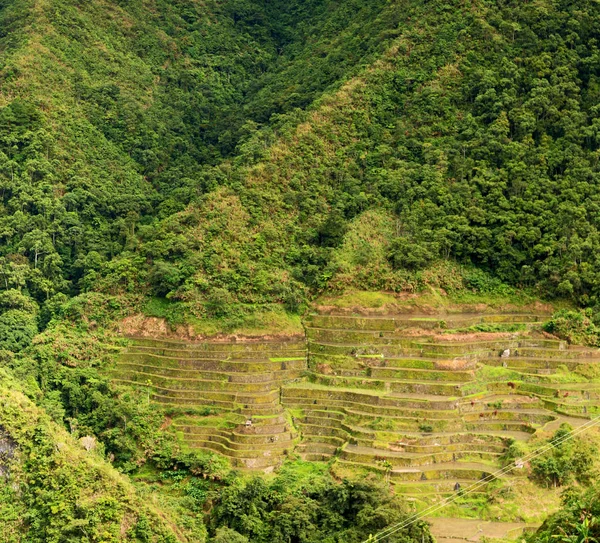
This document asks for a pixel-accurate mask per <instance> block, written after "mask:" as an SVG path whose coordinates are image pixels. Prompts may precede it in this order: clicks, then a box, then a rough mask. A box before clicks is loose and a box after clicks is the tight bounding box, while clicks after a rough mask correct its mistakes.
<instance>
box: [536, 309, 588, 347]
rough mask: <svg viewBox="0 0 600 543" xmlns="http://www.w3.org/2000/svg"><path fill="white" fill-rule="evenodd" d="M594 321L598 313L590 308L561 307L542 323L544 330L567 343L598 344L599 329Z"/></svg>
mask: <svg viewBox="0 0 600 543" xmlns="http://www.w3.org/2000/svg"><path fill="white" fill-rule="evenodd" d="M596 322H598V315H597V314H596V312H594V311H593V310H591V309H586V310H580V311H569V310H567V309H563V310H561V311H558V312H556V313H555V314H554V315H552V318H551V319H550V320H549V321H548V322H546V323H544V330H546V332H550V333H551V334H554V335H556V336H558V337H560V338H562V339H566V340H567V341H568V342H569V343H575V344H580V345H594V346H600V330H599V329H598V327H597V325H596Z"/></svg>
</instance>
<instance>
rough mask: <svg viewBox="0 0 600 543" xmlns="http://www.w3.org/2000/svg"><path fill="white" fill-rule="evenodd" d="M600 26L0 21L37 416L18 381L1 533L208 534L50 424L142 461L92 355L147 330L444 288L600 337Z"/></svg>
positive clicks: (5, 277) (276, 322)
mask: <svg viewBox="0 0 600 543" xmlns="http://www.w3.org/2000/svg"><path fill="white" fill-rule="evenodd" d="M599 29H600V3H599V2H598V1H597V0H578V1H576V2H574V1H572V0H534V1H530V2H523V1H517V0H502V1H497V0H493V1H492V0H475V1H472V2H464V1H462V0H460V1H459V0H427V1H425V0H393V1H389V0H385V1H384V0H373V1H369V2H364V1H360V0H341V1H334V0H309V1H303V0H292V1H289V0H287V1H284V0H275V1H269V0H226V1H219V2H217V1H215V0H206V1H202V2H201V1H199V0H175V1H173V0H98V1H94V2H86V1H82V0H0V363H1V364H2V365H7V366H10V367H11V368H12V369H13V370H14V371H15V373H16V374H18V376H19V377H20V378H22V380H23V381H27V382H28V383H29V384H28V386H27V391H28V394H29V396H30V400H27V399H26V398H25V397H24V396H22V395H21V394H20V393H18V392H14V390H13V389H18V388H19V386H18V385H17V384H15V382H14V381H13V380H12V378H10V377H8V376H7V375H5V374H4V373H2V374H1V375H0V387H3V388H1V391H2V392H1V394H3V395H4V397H5V398H6V400H5V401H4V403H3V405H4V407H2V409H0V417H2V418H0V444H2V443H7V444H9V445H10V447H9V445H5V446H4V447H5V449H6V450H7V451H8V449H10V451H11V452H10V454H11V462H14V466H15V467H12V468H11V469H12V470H13V472H11V473H14V477H21V478H22V479H20V481H25V483H27V484H25V483H23V484H22V485H21V486H20V487H19V488H21V487H22V488H23V489H24V490H23V492H22V493H19V492H20V491H19V492H18V491H17V490H16V489H15V487H14V486H11V484H10V483H7V481H10V479H7V478H6V477H4V475H2V470H0V481H2V484H3V485H4V486H3V487H2V492H3V493H4V496H6V497H8V498H9V499H7V500H4V501H3V502H0V503H6V504H8V505H5V506H4V505H0V507H4V510H2V511H1V512H3V513H5V515H6V516H7V518H10V519H11V520H10V523H9V524H8V528H6V529H5V534H2V535H5V537H6V538H7V539H8V540H9V541H10V540H11V538H12V540H16V539H18V537H19V535H18V534H21V532H23V531H28V533H29V535H28V536H27V537H29V539H31V540H36V538H37V540H43V539H44V538H47V539H48V538H49V539H48V540H52V538H54V540H56V541H62V540H69V538H71V540H77V538H79V539H81V538H82V537H86V538H88V539H89V540H98V541H101V540H103V538H104V536H103V534H102V532H101V528H100V526H106V527H107V530H108V533H109V534H110V537H112V538H113V539H118V538H120V537H121V538H128V537H129V538H130V539H133V538H138V539H140V540H144V538H146V540H153V539H152V538H154V539H155V540H157V541H159V540H160V538H163V540H165V541H169V540H172V537H175V538H179V539H182V538H186V537H188V536H187V535H185V534H183V535H182V533H175V534H174V535H173V536H171V535H169V529H168V526H167V525H168V524H169V523H170V522H169V521H168V520H165V519H163V520H162V521H159V520H157V519H158V517H159V516H160V515H161V514H162V513H161V514H159V513H156V512H153V509H152V507H151V505H148V510H147V511H146V512H145V513H143V515H145V517H146V518H147V520H148V522H153V521H154V520H156V522H157V526H159V528H158V531H157V532H156V533H154V534H151V535H147V534H146V535H144V533H143V532H144V529H145V528H144V526H145V522H146V521H145V520H143V518H142V515H141V514H140V515H138V514H131V513H130V510H129V509H127V507H129V506H128V505H127V506H126V504H128V503H130V504H131V503H134V504H136V505H135V507H138V504H140V503H141V502H139V501H137V500H138V498H136V497H135V492H134V491H133V489H132V487H131V486H130V485H129V483H128V482H127V480H126V479H123V478H121V477H120V476H119V475H118V474H116V473H115V472H113V471H112V470H111V468H110V467H109V466H108V464H106V463H105V462H104V461H103V460H102V459H101V455H98V456H95V455H94V454H88V453H85V452H83V450H80V448H78V447H79V446H78V445H77V444H76V443H75V442H74V441H72V439H71V438H70V437H69V436H68V435H67V434H65V433H64V432H62V431H61V430H59V429H58V427H57V426H54V424H53V423H50V422H48V421H47V420H46V419H44V416H43V414H42V412H41V411H39V408H37V407H34V406H33V403H32V402H33V401H37V402H38V403H40V405H43V406H45V407H46V408H47V409H48V412H49V413H51V414H52V416H53V417H54V418H55V419H56V421H57V422H59V423H65V422H67V423H68V420H67V418H71V419H72V420H75V421H77V422H78V423H81V424H82V425H84V426H85V428H86V430H87V429H88V428H89V429H90V430H92V431H90V433H94V434H95V436H96V437H97V438H99V439H100V440H101V441H102V446H104V447H107V449H106V452H107V456H109V455H110V454H113V458H115V456H114V455H116V460H115V465H118V466H119V467H120V468H121V469H123V470H130V471H132V470H135V469H138V468H139V466H140V465H142V464H144V462H146V461H147V460H148V459H149V458H150V457H151V456H152V455H153V454H154V451H149V450H143V449H144V446H143V445H144V443H142V441H143V439H142V438H140V436H139V435H136V434H135V429H133V430H132V429H131V428H130V429H129V432H127V431H126V430H125V428H123V431H122V433H121V426H120V424H121V421H120V420H119V419H118V417H117V416H116V414H115V413H117V412H118V408H120V407H123V406H122V405H121V404H120V403H119V402H121V398H120V396H119V394H118V393H117V392H115V391H114V390H112V389H111V388H110V387H111V385H110V384H109V383H108V381H107V380H106V379H104V380H102V379H100V378H99V374H98V372H97V367H99V366H101V365H102V364H103V363H104V359H102V360H101V356H100V355H97V353H96V351H95V349H96V348H97V347H98V345H97V343H98V341H101V340H102V337H103V336H102V333H103V330H102V329H103V328H111V330H112V331H113V332H114V329H115V328H116V326H115V321H117V320H118V321H122V320H123V319H124V318H126V317H128V316H131V315H132V314H134V313H145V314H146V315H149V316H157V317H165V318H166V319H167V321H168V322H169V324H171V325H173V326H175V325H190V326H191V328H192V332H190V334H189V335H191V336H193V335H194V334H198V333H207V334H215V333H219V332H230V331H232V330H238V331H239V329H241V328H242V329H243V328H244V326H245V329H246V330H247V329H252V330H254V331H256V330H262V329H264V328H266V329H268V332H269V333H273V332H275V333H276V332H281V333H283V334H287V333H290V332H298V331H299V330H300V329H301V323H300V318H299V316H298V315H299V314H301V313H302V312H303V310H304V309H305V308H306V304H307V302H308V301H310V300H312V299H314V298H315V297H316V296H318V295H325V298H324V299H327V296H328V295H335V294H339V293H343V292H344V291H348V290H350V291H352V290H371V291H377V290H387V291H395V292H411V293H412V292H415V291H419V290H422V289H424V288H426V287H429V286H434V287H439V288H440V289H444V290H445V291H447V292H452V291H464V290H465V289H466V290H468V291H476V292H478V293H479V294H484V295H489V296H491V297H493V296H500V295H502V296H506V297H507V299H510V298H511V296H513V295H515V293H516V292H517V290H518V291H519V293H518V294H517V295H516V296H515V297H518V296H520V292H521V290H525V291H527V293H528V295H529V296H534V297H536V296H537V297H543V298H546V299H549V298H553V299H557V298H558V299H563V300H566V301H567V303H568V304H571V305H573V304H576V305H580V306H586V307H589V308H591V309H590V310H589V311H588V312H587V313H586V319H587V318H588V317H589V318H590V319H591V320H595V321H598V317H597V313H598V312H597V310H596V309H595V308H596V307H597V306H598V302H599V300H598V296H599V295H600V277H599V275H598V274H599V272H598V269H599V266H598V256H597V255H598V254H600V251H599V249H600V235H599V233H598V226H599V219H600V217H599V215H598V212H599V209H600V207H599V206H600V196H599V193H598V190H597V187H598V185H599V182H600V178H599V162H598V159H599V156H600V155H599V148H600V147H599V144H600V141H599V137H600V136H599V127H600V110H599V106H598V102H599V99H600V52H599V49H598V43H599V40H600V30H599ZM438 292H440V291H438V290H436V291H435V293H436V294H435V295H437V293H438ZM528 299H529V298H528ZM349 303H350V306H351V305H352V303H351V302H349ZM492 305H494V304H492ZM498 305H500V304H498ZM257 314H258V316H256V315H257ZM265 315H267V316H265ZM140 318H143V317H140ZM582 318H583V317H582ZM253 319H254V320H253ZM590 322H591V321H590ZM242 325H244V326H242ZM194 327H195V328H194ZM99 329H101V330H100V331H98V330H99ZM44 331H46V335H45V336H39V335H38V334H39V333H40V332H44ZM36 336H37V337H36ZM82 338H83V339H82ZM80 340H81V345H80V344H79V341H80ZM86 341H88V342H89V344H88V343H86ZM88 347H89V352H88V351H86V349H88ZM78 349H79V350H78ZM82 361H83V362H82ZM82 391H83V392H82ZM71 393H72V394H71ZM96 399H97V400H98V401H96ZM129 401H130V405H128V406H127V409H130V408H131V409H133V407H132V405H131V404H132V403H134V402H133V400H131V399H130V400H129ZM148 403H149V402H148ZM13 405H20V406H21V408H22V411H23V413H25V415H23V416H22V417H21V418H19V416H18V412H15V411H14V409H13V407H11V406H13ZM125 411H126V410H125ZM133 411H135V410H133ZM127 412H129V411H127ZM32 413H33V414H32ZM27 414H29V415H31V418H28V417H29V415H27ZM142 418H143V417H142ZM38 419H39V420H38ZM41 419H44V420H43V421H42V422H39V421H40V420H41ZM158 419H159V417H158V416H157V417H156V420H152V421H150V422H149V421H148V420H146V421H145V422H146V425H147V426H148V427H150V426H151V427H152V431H157V432H158V431H159V430H158V427H159V426H160V424H161V422H160V421H159V420H158ZM124 426H126V425H124ZM141 426H144V425H143V424H142V425H141ZM144 428H145V427H144ZM36 432H38V433H39V435H40V436H41V437H39V439H38V437H36V436H38V434H36ZM36 440H37V441H36ZM63 442H64V443H66V444H67V445H65V448H64V449H63V448H61V447H62V445H56V444H57V443H63ZM14 444H16V445H14ZM14 446H16V449H15V450H17V451H20V452H19V453H18V454H17V456H15V457H14V458H13V456H12V455H13V452H12V451H13V448H14ZM36 447H37V448H39V451H38V449H36ZM65 451H66V452H65ZM5 452H6V451H5ZM19 455H21V456H20V457H19ZM61 455H62V456H61ZM119 455H122V457H119ZM40 458H46V459H50V460H49V461H51V463H53V464H52V465H51V466H49V467H48V466H46V465H45V464H44V465H43V462H42V463H40V462H41V460H40ZM65 458H67V459H68V461H69V462H71V460H72V462H71V464H67V460H65ZM138 460H139V462H138ZM180 460H181V459H180V458H179V457H178V456H177V454H173V455H171V456H169V455H168V454H166V456H165V458H162V461H164V462H165V463H166V464H169V462H170V464H169V469H171V468H173V469H172V471H176V470H175V469H174V467H173V466H175V467H178V465H179V464H178V462H180ZM159 461H160V460H159ZM73 466H74V467H73ZM68 468H69V469H68ZM154 468H156V466H155V465H153V466H151V467H150V468H148V469H149V470H151V469H154ZM160 469H162V468H160ZM165 469H166V468H165ZM186 469H187V468H186ZM154 475H156V474H154ZM11 476H12V475H11ZM2 477H4V479H2ZM28 478H31V479H28ZM53 478H54V479H56V480H57V481H62V482H60V485H59V486H57V487H56V488H59V487H60V488H62V487H63V486H64V487H65V488H69V489H70V490H69V492H67V493H65V494H64V496H62V497H61V499H59V500H58V501H57V502H56V503H54V502H53V501H52V500H53V499H54V495H52V496H50V495H49V494H48V495H45V496H42V494H36V492H38V490H39V491H40V492H41V490H40V489H42V490H44V488H45V487H48V488H49V489H50V490H52V489H53V487H52V486H51V483H50V482H49V481H51V480H53ZM61 478H62V479H61ZM29 480H31V483H29V482H27V481H29ZM154 482H155V483H156V484H157V485H158V486H160V485H161V484H162V483H163V482H164V481H162V480H160V481H158V482H156V481H154ZM19 484H21V483H19ZM57 484H58V483H57ZM174 484H175V485H176V484H178V482H176V483H174ZM232 484H233V483H232ZM236 484H237V483H236ZM240 484H241V483H240ZM244 484H245V483H244ZM27 485H30V486H27ZM36 485H37V486H36ZM167 486H168V485H167ZM50 490H48V492H50ZM54 490H55V489H54ZM54 490H52V491H53V492H54ZM188 490H189V489H188ZM205 490H206V489H204V488H202V489H200V490H198V489H197V488H192V489H191V490H189V491H190V492H192V493H194V492H196V491H198V492H197V493H198V494H202V493H203V492H204V491H205ZM250 490H251V488H250ZM263 490H264V493H265V494H269V492H270V491H269V490H265V489H263ZM178 491H181V488H179V489H178ZM261 492H262V491H261ZM328 492H329V490H327V492H325V494H324V496H326V495H327V493H328ZM88 493H89V495H88ZM108 494H110V495H112V496H116V500H115V501H111V500H109V499H108V498H107V503H108V502H110V503H109V504H108V505H106V507H105V505H98V503H97V502H96V499H98V500H100V501H101V502H102V503H103V504H104V502H103V501H102V500H103V499H104V498H102V497H103V496H105V495H108ZM202 495H203V496H204V494H202ZM36 496H37V497H36ZM81 496H83V497H84V498H85V499H84V500H83V502H81V500H80V497H81ZM261 496H262V494H261ZM188 497H189V496H187V495H186V496H185V499H187V498H188ZM205 497H206V496H204V498H205ZM63 498H64V499H63ZM204 498H203V499H202V500H199V503H200V502H201V503H204V501H203V500H204ZM57 499H58V498H57ZM260 499H261V500H262V499H263V498H262V497H261V498H260ZM311 499H312V498H311ZM319 499H320V498H319ZM36 500H37V501H36ZM86 500H87V501H86ZM88 503H89V504H90V505H89V507H88V506H87V505H86V504H88ZM194 503H195V504H196V505H194V507H197V508H199V507H200V506H198V504H197V503H196V502H194ZM307 503H308V502H307ZM82 504H83V505H82ZM48 507H50V509H49V510H48V509H47V508H48ZM80 507H83V509H81V510H80ZM139 507H141V508H142V509H144V507H145V506H142V505H139ZM44 508H46V509H44ZM53 508H54V509H53ZM140 510H141V509H140ZM273 510H274V511H278V512H280V510H278V509H277V507H274V509H273ZM26 511H27V515H29V516H27V517H26V522H25V524H23V523H22V518H25V517H23V515H25V512H26ZM194 511H195V513H199V511H198V510H194ZM245 514H246V513H244V515H245ZM36 515H37V516H36ZM52 515H55V516H56V519H57V520H56V523H57V524H52V522H54V520H52V518H53V517H52ZM61 515H62V516H61ZM157 515H158V516H157ZM225 516H226V515H224V517H225ZM167 517H168V518H170V516H169V515H167ZM386 518H387V517H386ZM151 519H154V520H151ZM244 519H245V517H244ZM284 520H285V519H284ZM285 521H286V522H287V520H285ZM174 522H176V521H174ZM236 522H237V521H236ZM240 522H241V521H240ZM265 522H266V523H268V522H269V521H268V519H267V520H266V521H265ZM282 522H283V521H282ZM344 522H345V521H344ZM44 523H46V524H44ZM48 523H50V524H48ZM136 523H137V524H136ZM379 524H381V522H379ZM137 525H140V526H141V527H140V528H139V530H140V533H137V532H135V530H137V528H135V526H137ZM163 525H164V526H163ZM373 525H378V524H377V523H374V524H373ZM161 526H162V527H161ZM369 526H371V524H370V521H369V522H366V523H365V525H364V526H363V528H364V530H367V529H370V528H368V527H369ZM212 528H214V530H213V531H214V532H215V534H216V532H217V530H218V528H219V526H216V525H215V526H213V527H212ZM212 528H211V529H212ZM245 528H247V526H246V527H245ZM2 529H4V528H2ZM240 529H241V528H240ZM36 530H37V531H36ZM60 530H63V532H64V530H67V531H66V532H64V533H61V532H60ZM131 530H134V532H135V533H134V532H131ZM364 530H363V531H364ZM83 531H86V532H89V534H91V533H92V532H93V533H94V535H93V536H92V535H89V534H88V535H85V536H80V535H73V534H80V532H81V533H83ZM242 532H243V533H251V532H252V530H249V529H248V530H242V531H241V532H240V533H242ZM265 533H266V532H265ZM130 534H133V535H130ZM215 534H212V535H215ZM237 535H239V534H237ZM229 536H231V537H234V535H231V534H229ZM194 537H196V536H194ZM198 537H199V538H200V539H202V538H203V537H204V533H202V534H201V536H197V538H198ZM224 537H228V535H227V534H225V535H224ZM263 537H267V536H264V535H263ZM282 537H283V536H282ZM332 537H333V536H332ZM353 537H355V538H359V537H362V536H360V535H356V534H355V535H354V536H353ZM61 538H62V539H61ZM147 538H150V539H147ZM169 538H171V539H169ZM104 539H110V538H109V537H108V536H107V537H106V538H104ZM190 539H191V540H193V537H192V536H190Z"/></svg>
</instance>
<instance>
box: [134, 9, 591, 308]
mask: <svg viewBox="0 0 600 543" xmlns="http://www.w3.org/2000/svg"><path fill="white" fill-rule="evenodd" d="M393 9H394V10H402V14H401V21H400V23H399V29H400V30H401V36H400V37H399V38H397V40H395V41H394V43H393V45H392V46H390V47H389V48H388V51H387V53H386V54H384V55H382V56H381V58H380V59H379V60H378V61H376V62H374V63H372V64H371V65H370V66H369V67H367V68H366V69H364V70H363V71H362V72H361V73H360V74H359V75H356V76H355V77H353V78H352V79H350V80H349V81H347V82H346V83H345V84H344V85H343V86H342V88H341V89H340V90H338V91H337V92H334V93H329V94H327V95H325V96H324V97H322V98H321V99H320V100H318V101H317V102H316V103H315V104H314V105H313V106H312V107H311V108H310V110H309V111H308V112H305V113H300V112H296V113H294V114H290V115H289V116H287V117H284V118H282V119H280V120H277V123H276V124H274V125H273V127H270V128H265V129H264V130H262V131H260V132H259V133H258V134H257V136H256V137H254V138H252V139H251V140H249V141H248V142H246V143H245V144H244V145H243V146H242V147H240V152H241V153H240V156H238V157H237V158H236V161H235V162H234V165H233V167H232V168H230V167H229V166H227V165H224V166H223V167H221V168H219V169H217V170H216V173H217V174H219V175H221V176H222V179H223V183H224V184H225V185H227V186H228V187H229V189H219V191H217V192H214V193H212V194H211V195H210V196H209V197H207V200H206V203H205V204H203V205H201V206H200V207H199V208H196V207H195V206H194V207H192V208H190V209H189V210H188V211H186V212H184V213H183V214H182V215H180V216H174V217H172V218H170V219H169V222H168V223H165V224H164V227H165V228H166V230H167V232H168V233H167V234H163V233H161V232H160V230H154V231H153V232H152V233H150V237H151V240H152V241H151V243H149V244H146V245H145V246H146V247H151V248H154V247H155V246H156V244H157V241H155V239H156V237H157V236H158V238H159V239H163V240H166V239H174V233H179V232H182V233H183V236H184V238H185V230H186V229H187V230H188V232H194V234H193V239H189V238H188V243H189V245H187V246H186V245H180V246H179V247H178V249H179V251H185V250H189V251H190V252H191V253H192V254H194V253H195V252H196V251H199V253H202V254H203V255H204V258H203V259H196V260H190V262H194V265H193V266H188V267H187V269H190V270H191V269H195V270H196V271H195V272H192V273H191V274H189V275H188V273H186V272H185V271H184V270H183V266H184V265H178V269H179V272H180V279H179V281H175V284H174V285H173V286H174V287H175V286H177V287H178V288H180V290H179V291H178V290H177V289H175V288H174V289H173V290H172V291H171V292H172V293H175V295H176V296H181V297H182V298H183V299H185V298H186V297H187V298H190V297H193V294H194V293H196V294H198V292H199V295H200V297H202V296H205V295H206V293H207V292H208V294H209V295H210V291H211V288H212V287H211V286H210V285H213V284H215V285H218V288H222V289H225V290H226V291H228V292H230V293H232V294H233V297H234V299H235V298H236V297H237V298H238V299H240V298H241V299H243V298H244V296H245V297H246V298H247V299H248V301H251V300H252V299H255V298H253V297H252V296H251V292H249V291H248V290H247V289H246V290H245V288H246V284H247V285H248V286H249V285H250V284H251V283H254V285H255V286H254V288H255V290H258V289H260V290H262V292H265V288H261V287H260V283H261V282H263V281H262V279H263V273H266V274H267V275H266V277H269V275H268V274H269V273H270V274H272V273H273V271H272V270H273V269H274V268H278V269H280V270H288V273H291V277H292V278H294V279H295V280H296V281H298V282H299V283H300V284H302V285H305V286H309V287H310V288H311V289H327V288H329V289H331V288H343V287H345V286H347V285H352V286H365V285H368V286H369V287H370V288H382V287H385V288H394V289H403V288H407V287H411V286H413V285H415V284H416V283H418V279H416V277H418V275H417V276H416V274H415V271H418V270H420V269H423V268H427V267H428V266H430V265H431V264H432V263H434V262H436V261H438V260H440V259H446V258H453V259H456V260H458V261H460V262H464V263H475V264H477V265H478V266H480V267H481V268H483V269H486V270H488V271H491V272H493V273H495V274H497V276H499V277H500V279H501V280H503V281H505V282H509V283H512V284H516V285H522V286H531V287H535V288H538V289H540V291H541V292H544V293H545V294H546V295H548V294H550V295H559V296H567V297H574V298H575V299H576V300H578V301H579V302H581V303H585V304H593V303H595V300H596V296H597V292H596V291H597V284H598V282H597V276H596V273H595V271H594V269H595V266H594V262H595V254H596V253H597V251H596V249H595V247H596V243H597V241H596V240H597V239H598V237H597V219H596V212H595V209H596V206H597V191H596V190H595V187H596V184H597V176H598V172H597V165H596V164H597V163H596V158H595V157H596V151H597V147H598V141H597V129H596V126H597V123H598V121H597V118H596V117H597V108H596V107H595V105H594V104H595V103H596V101H597V92H598V90H597V83H596V80H597V77H598V75H599V73H600V72H599V65H598V57H597V54H596V46H595V40H596V28H597V25H595V24H592V23H591V21H597V20H598V17H599V16H600V13H599V10H598V4H597V3H595V2H583V3H578V4H577V6H574V5H573V4H571V3H569V2H554V3H552V4H551V5H550V3H549V2H536V3H534V4H523V3H520V2H508V3H505V4H496V3H487V2H478V3H475V4H474V5H471V4H469V5H468V6H465V5H464V4H463V3H460V2H449V3H448V2H433V3H427V5H426V6H425V5H420V4H419V3H416V2H407V3H403V4H401V5H398V4H395V5H394V8H393ZM571 29H577V31H576V32H575V31H573V30H571ZM273 131H275V135H276V137H277V139H276V141H275V143H273V144H271V145H269V141H270V139H271V138H272V137H273ZM244 163H246V164H244ZM214 209H218V214H219V215H224V214H229V219H228V220H229V221H230V223H229V225H230V226H229V225H228V226H229V227H228V228H225V229H220V230H219V233H217V232H213V231H212V227H211V220H210V219H208V220H207V217H212V215H211V214H210V213H211V211H210V210H214ZM375 210H376V211H375ZM189 224H192V225H194V226H195V225H197V227H195V228H193V229H189V227H188V226H187V225H189ZM234 228H236V229H238V230H239V233H236V236H237V237H238V239H243V245H244V247H242V249H241V251H238V250H236V251H235V253H236V257H235V260H234V259H226V265H224V266H223V268H224V269H225V270H226V273H231V275H232V277H231V278H230V279H228V278H227V277H226V276H225V274H224V273H223V271H224V269H223V268H220V267H219V266H218V264H217V263H218V262H219V259H218V258H215V261H214V262H213V261H212V257H211V256H206V253H211V252H214V254H215V256H217V255H219V256H220V253H222V251H226V250H227V249H228V248H229V247H230V238H229V237H228V236H229V235H230V233H232V232H233V231H234ZM221 232H222V234H221ZM222 236H223V237H222ZM223 240H225V243H222V241H223ZM164 246H165V245H164V242H163V244H162V245H161V247H164ZM174 252H175V251H174ZM196 254H198V253H196ZM149 256H150V257H151V258H152V259H159V258H160V259H163V258H164V259H166V260H174V256H170V255H169V254H168V253H167V254H165V253H163V254H160V255H159V254H156V253H150V255H149ZM176 258H177V260H179V261H181V252H177V257H176ZM198 265H200V267H199V268H198ZM232 266H233V269H232ZM265 270H268V271H265ZM186 275H187V277H186ZM271 276H272V275H271ZM249 277H252V278H253V279H255V281H252V280H250V279H249ZM276 277H278V278H279V279H280V280H281V276H276ZM445 279H446V280H449V281H452V280H453V279H454V277H453V276H452V274H449V276H448V277H446V278H445ZM186 280H187V284H186ZM264 282H265V283H267V284H269V281H268V280H265V281H264ZM289 284H290V287H291V288H292V290H294V289H293V285H294V282H293V281H290V282H289ZM193 285H194V286H193ZM266 289H267V290H266V293H267V297H270V298H274V297H276V295H277V294H276V293H275V292H273V291H271V292H269V291H268V289H269V286H267V287H266Z"/></svg>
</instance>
